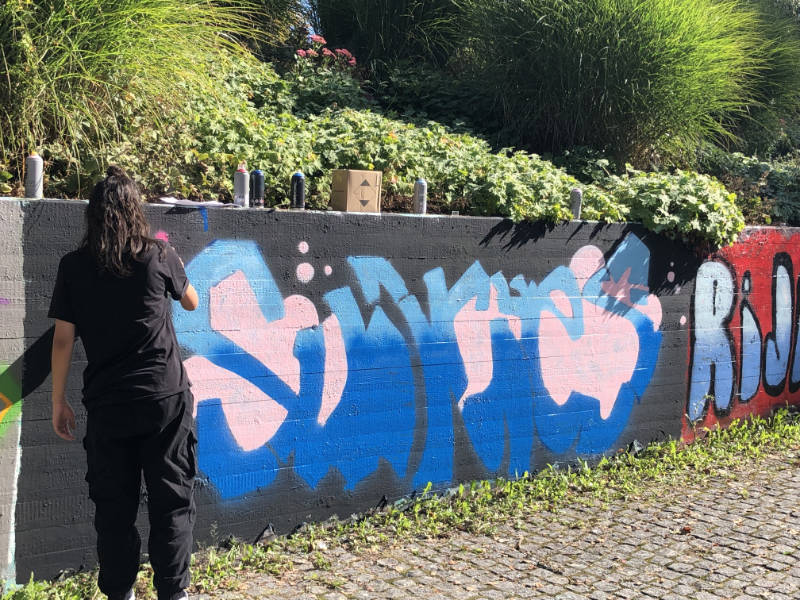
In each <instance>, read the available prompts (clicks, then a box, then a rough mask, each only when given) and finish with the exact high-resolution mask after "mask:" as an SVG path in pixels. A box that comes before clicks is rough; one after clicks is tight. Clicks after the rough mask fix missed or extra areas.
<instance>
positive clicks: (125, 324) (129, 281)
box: [48, 242, 189, 408]
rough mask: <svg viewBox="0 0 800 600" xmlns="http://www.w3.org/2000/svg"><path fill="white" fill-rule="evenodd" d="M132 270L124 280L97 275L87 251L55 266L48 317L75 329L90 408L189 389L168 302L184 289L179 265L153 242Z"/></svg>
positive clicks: (169, 249) (171, 253)
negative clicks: (85, 361)
mask: <svg viewBox="0 0 800 600" xmlns="http://www.w3.org/2000/svg"><path fill="white" fill-rule="evenodd" d="M131 268H132V270H133V273H132V274H131V275H129V276H126V277H117V276H115V275H112V274H110V273H107V272H101V271H100V270H99V269H98V267H97V264H96V263H95V261H94V259H93V258H92V256H91V255H90V254H89V252H88V250H86V249H81V250H76V251H75V252H70V253H69V254H67V255H66V256H64V258H62V259H61V263H60V264H59V266H58V275H57V277H56V285H55V289H54V290H53V299H52V301H51V303H50V312H49V315H48V316H49V317H50V318H52V319H61V320H62V321H69V322H70V323H74V324H75V327H76V330H77V334H78V335H79V336H80V337H81V339H82V340H83V347H84V349H85V350H86V357H87V359H88V364H87V366H86V369H85V370H84V372H83V401H84V403H85V404H86V406H87V408H92V407H96V406H100V405H107V404H117V403H121V402H130V401H135V400H157V399H160V398H165V397H166V396H171V395H172V394H177V393H178V392H181V391H183V390H186V389H188V387H189V381H188V379H187V377H186V372H185V371H184V369H183V363H182V362H181V357H180V349H179V347H178V342H177V339H176V337H175V329H174V327H173V325H172V310H171V309H172V306H171V301H170V299H169V298H170V297H171V298H173V299H175V300H180V298H181V297H182V296H183V293H184V291H185V290H186V286H187V285H188V281H187V279H186V273H185V271H184V269H183V266H182V265H181V262H180V259H179V258H178V255H177V253H176V252H175V250H173V248H172V247H171V246H169V245H168V244H164V243H163V242H158V243H157V245H154V246H153V247H152V248H151V249H150V250H148V251H147V252H145V253H144V254H143V255H141V256H140V257H139V259H138V260H134V261H131Z"/></svg>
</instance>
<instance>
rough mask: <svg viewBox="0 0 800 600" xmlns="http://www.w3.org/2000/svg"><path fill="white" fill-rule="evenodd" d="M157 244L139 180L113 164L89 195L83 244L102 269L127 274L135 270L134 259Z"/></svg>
mask: <svg viewBox="0 0 800 600" xmlns="http://www.w3.org/2000/svg"><path fill="white" fill-rule="evenodd" d="M155 243H156V241H155V240H154V239H153V238H151V237H150V226H149V225H148V223H147V219H145V217H144V213H143V212H142V207H141V198H140V197H139V190H138V189H137V188H136V183H135V182H134V181H133V179H131V178H130V177H128V174H127V173H126V172H125V171H124V170H123V169H121V168H120V167H114V166H112V167H109V168H108V171H107V172H106V178H105V179H103V181H100V182H99V183H98V184H97V185H95V186H94V189H93V190H92V194H91V195H90V196H89V206H87V207H86V237H85V238H84V239H83V243H82V247H83V248H85V249H86V250H88V251H89V253H90V254H91V255H92V257H93V258H94V260H95V262H96V263H97V266H98V268H99V269H100V270H101V271H103V272H108V273H111V274H113V275H116V276H117V277H124V276H126V275H130V274H131V273H132V271H133V269H132V264H131V263H132V261H134V260H136V259H138V258H139V257H140V256H141V255H142V254H144V253H145V252H147V251H148V250H149V249H150V248H151V247H152V246H153V245H154V244H155Z"/></svg>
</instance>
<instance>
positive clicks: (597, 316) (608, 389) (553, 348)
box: [539, 246, 663, 419]
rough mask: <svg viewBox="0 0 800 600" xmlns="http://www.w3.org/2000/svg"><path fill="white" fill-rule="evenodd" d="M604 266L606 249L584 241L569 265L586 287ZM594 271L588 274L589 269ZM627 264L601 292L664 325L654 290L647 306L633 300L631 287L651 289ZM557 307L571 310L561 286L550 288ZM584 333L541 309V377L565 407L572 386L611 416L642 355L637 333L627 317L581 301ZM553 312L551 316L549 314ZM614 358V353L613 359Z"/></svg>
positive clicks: (568, 312)
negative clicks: (572, 331)
mask: <svg viewBox="0 0 800 600" xmlns="http://www.w3.org/2000/svg"><path fill="white" fill-rule="evenodd" d="M605 268H606V264H605V259H604V258H603V253H602V252H601V251H600V249H599V248H597V247H595V246H584V247H583V248H581V249H580V250H578V252H576V253H575V254H574V255H573V258H572V261H571V262H570V269H571V270H572V272H573V273H574V274H575V276H576V279H577V280H578V285H579V288H580V290H581V292H583V288H584V287H585V285H586V282H588V281H589V279H590V278H591V277H592V276H594V275H596V274H597V273H598V272H600V271H601V270H602V269H605ZM590 270H593V271H594V272H593V273H591V274H589V271H590ZM630 273H631V270H630V269H627V270H626V271H625V273H623V275H622V277H620V279H619V280H618V281H613V280H611V281H607V282H604V283H603V284H602V289H603V292H604V293H606V294H608V295H609V296H611V297H614V298H616V299H617V300H618V301H620V302H622V303H623V304H625V305H627V306H630V307H631V308H634V309H636V310H638V311H639V312H641V313H642V314H644V315H645V316H646V317H648V318H649V319H650V320H651V321H652V322H653V327H654V329H658V328H659V327H660V326H661V319H662V316H663V313H662V308H661V302H660V301H659V300H658V297H656V296H655V295H654V294H650V295H648V297H647V302H646V303H645V304H644V305H640V304H634V303H633V302H632V300H631V290H634V289H637V290H643V291H648V288H646V287H644V286H640V285H634V284H631V283H630V281H629V278H630ZM551 298H552V300H553V303H554V304H555V306H556V308H557V309H558V310H559V311H561V312H562V313H563V314H564V315H567V316H571V315H572V307H571V304H570V300H569V298H568V297H567V296H566V294H564V292H561V291H554V292H552V293H551ZM582 302H583V321H584V332H583V335H582V336H581V337H580V338H578V339H577V340H574V341H573V340H572V339H571V338H570V336H569V333H568V332H567V329H566V327H565V326H564V324H563V323H562V322H561V320H560V319H558V318H556V315H555V313H553V312H552V311H543V312H542V317H543V318H542V319H541V321H540V325H539V354H540V356H539V359H540V364H541V369H542V381H543V383H544V386H545V388H547V391H548V392H549V393H550V396H551V397H552V398H553V401H554V402H555V403H556V404H558V405H559V406H563V405H564V404H565V403H566V402H567V400H568V399H569V397H570V395H571V394H572V392H573V391H576V392H578V393H581V394H584V395H587V396H590V397H593V398H595V399H597V401H598V402H599V403H600V418H602V419H607V418H608V417H609V416H610V415H611V413H612V411H613V410H614V405H615V404H616V401H617V396H618V395H619V390H620V388H621V387H622V385H623V384H624V383H626V382H628V381H630V380H631V377H632V376H633V372H634V369H635V368H636V362H637V360H638V356H639V336H638V334H637V332H636V328H635V327H634V325H633V323H631V321H629V320H628V319H625V318H624V317H621V316H619V315H617V314H614V313H612V312H609V311H607V310H605V308H603V307H602V306H598V305H597V304H594V303H592V302H588V301H586V300H583V301H582ZM546 312H549V313H550V314H551V315H552V317H550V318H545V313H546ZM609 357H611V358H609Z"/></svg>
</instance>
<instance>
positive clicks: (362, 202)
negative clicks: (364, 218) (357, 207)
mask: <svg viewBox="0 0 800 600" xmlns="http://www.w3.org/2000/svg"><path fill="white" fill-rule="evenodd" d="M359 202H361V206H366V205H367V204H369V200H359Z"/></svg>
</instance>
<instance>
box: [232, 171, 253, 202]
mask: <svg viewBox="0 0 800 600" xmlns="http://www.w3.org/2000/svg"><path fill="white" fill-rule="evenodd" d="M233 203H234V204H235V205H236V206H242V207H244V208H247V207H248V206H249V205H250V173H248V172H247V163H246V162H245V161H242V162H240V163H239V168H238V169H237V170H236V173H234V175H233Z"/></svg>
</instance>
